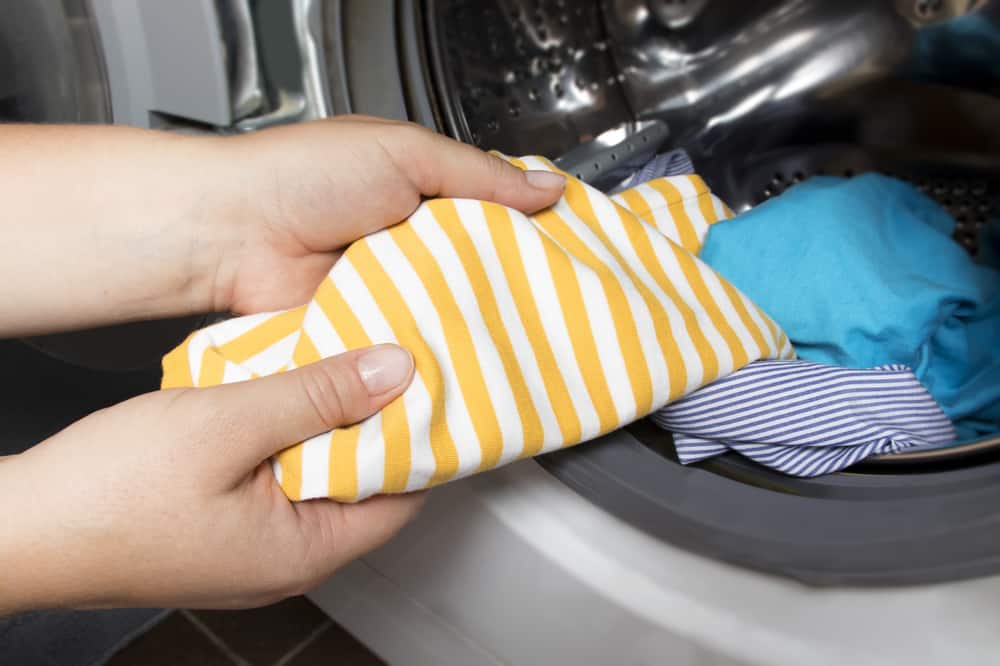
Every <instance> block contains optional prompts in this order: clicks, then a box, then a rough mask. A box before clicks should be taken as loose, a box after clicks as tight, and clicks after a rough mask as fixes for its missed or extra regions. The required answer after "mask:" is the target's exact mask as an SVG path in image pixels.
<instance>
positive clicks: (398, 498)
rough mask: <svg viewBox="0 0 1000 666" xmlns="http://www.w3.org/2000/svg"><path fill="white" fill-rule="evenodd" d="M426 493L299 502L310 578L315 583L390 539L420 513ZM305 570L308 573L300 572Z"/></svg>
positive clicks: (298, 511) (301, 527)
mask: <svg viewBox="0 0 1000 666" xmlns="http://www.w3.org/2000/svg"><path fill="white" fill-rule="evenodd" d="M426 498H427V492H426V491H422V492H414V493H407V494H405V495H377V496H375V497H371V498H369V499H366V500H364V501H363V502H358V503H357V504H338V503H336V502H332V501H330V500H322V499H321V500H309V501H307V502H299V503H296V504H295V505H294V506H295V510H296V512H297V513H298V514H299V519H300V521H299V524H300V529H301V530H302V532H303V533H304V534H305V535H306V538H308V539H309V541H310V543H311V544H312V545H313V548H310V550H309V555H310V557H309V561H307V562H304V563H302V566H303V568H304V569H306V571H307V572H308V578H310V579H311V582H313V583H316V582H320V581H322V580H325V579H326V578H327V577H329V576H330V574H332V573H333V572H334V571H335V570H336V569H338V568H339V567H342V566H344V565H345V564H347V563H348V562H351V561H352V560H355V559H357V558H358V557H361V556H362V555H364V554H365V553H368V552H370V551H372V550H374V549H376V548H378V547H379V546H381V545H382V544H384V543H385V542H387V541H388V540H389V539H391V538H392V537H393V536H394V535H395V534H396V533H397V532H399V530H400V529H401V528H402V527H403V526H404V525H406V524H407V523H408V522H410V521H411V520H413V518H414V517H416V515H417V514H418V513H419V512H420V508H421V507H422V506H423V504H424V501H425V500H426ZM301 573H305V572H301Z"/></svg>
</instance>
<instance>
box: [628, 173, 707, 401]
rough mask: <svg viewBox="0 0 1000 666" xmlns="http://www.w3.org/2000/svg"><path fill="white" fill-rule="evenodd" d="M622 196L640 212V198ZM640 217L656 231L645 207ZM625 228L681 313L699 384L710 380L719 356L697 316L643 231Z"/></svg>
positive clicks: (630, 192)
mask: <svg viewBox="0 0 1000 666" xmlns="http://www.w3.org/2000/svg"><path fill="white" fill-rule="evenodd" d="M622 196H623V197H625V199H626V201H628V202H630V203H631V204H632V207H633V210H638V209H641V208H642V204H643V202H644V201H645V200H644V199H643V198H642V196H641V195H640V194H639V193H638V192H636V191H634V190H629V191H628V192H624V193H623V194H622ZM640 217H641V218H642V219H644V220H645V221H646V222H647V223H649V225H650V226H652V227H653V228H654V229H655V228H656V220H655V219H654V218H653V215H652V213H651V212H650V211H649V208H648V207H646V212H645V213H644V214H640ZM626 229H628V231H629V240H630V241H631V242H632V246H633V247H634V248H635V251H636V254H638V255H639V259H640V261H642V265H643V266H644V267H645V268H646V270H647V271H649V274H650V275H652V276H653V280H654V281H655V282H656V284H657V285H658V286H659V287H660V289H661V290H663V292H664V293H665V294H666V295H667V297H668V298H669V299H670V300H671V301H672V302H673V304H674V305H675V306H676V307H677V310H678V311H679V312H680V313H681V317H682V318H683V319H684V326H685V327H686V328H687V331H688V335H690V336H691V344H692V345H694V349H695V352H696V353H697V354H698V360H699V361H701V368H702V381H703V382H709V381H712V380H713V379H715V378H717V377H718V376H719V357H718V356H717V355H716V353H715V349H714V348H713V347H712V343H710V342H709V341H708V338H707V337H705V332H704V331H703V330H702V328H701V324H700V323H699V322H698V315H697V314H696V313H695V311H694V309H693V308H692V307H691V306H690V305H688V303H687V302H686V301H685V300H684V297H683V296H681V295H680V292H678V291H677V287H676V286H675V285H674V282H673V280H671V279H670V278H669V277H667V274H666V271H664V269H663V265H662V264H661V263H660V260H659V259H658V258H657V256H656V252H655V251H654V249H653V245H652V243H651V242H650V240H649V237H648V236H647V235H646V234H645V232H644V231H643V230H642V229H639V228H637V227H635V226H633V225H629V226H627V227H626ZM667 242H668V243H670V246H671V248H672V249H674V248H675V246H674V243H673V241H670V240H669V239H667ZM673 397H675V396H674V394H673V389H671V398H673Z"/></svg>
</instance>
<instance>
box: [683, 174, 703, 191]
mask: <svg viewBox="0 0 1000 666" xmlns="http://www.w3.org/2000/svg"><path fill="white" fill-rule="evenodd" d="M684 177H685V178H687V179H688V181H689V182H690V183H691V186H692V187H693V188H694V193H695V194H696V195H697V196H701V195H702V194H708V193H709V189H708V185H706V184H705V181H704V180H702V177H701V176H699V175H698V174H696V173H689V174H687V175H686V176H684Z"/></svg>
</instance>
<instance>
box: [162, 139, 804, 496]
mask: <svg viewBox="0 0 1000 666" xmlns="http://www.w3.org/2000/svg"><path fill="white" fill-rule="evenodd" d="M512 161H513V163H514V164H516V165H517V166H519V167H521V168H528V169H549V170H555V167H554V166H553V165H552V164H551V163H550V162H548V161H547V160H545V159H543V158H538V157H526V158H523V159H520V160H512ZM731 215H732V213H731V212H730V211H729V210H728V208H727V207H726V206H725V205H724V204H723V203H722V202H721V201H719V200H718V199H717V198H716V197H715V196H713V195H712V194H711V193H710V192H709V191H708V188H707V187H706V186H705V183H704V182H703V181H702V180H701V178H699V177H697V176H678V177H668V178H661V179H658V180H655V181H651V182H649V183H647V184H644V185H640V186H639V187H636V188H634V189H631V190H628V191H626V192H623V193H621V194H619V195H616V196H614V197H608V196H605V195H604V194H602V193H600V192H598V191H597V190H595V189H593V188H591V187H589V186H588V185H586V184H584V183H582V182H580V181H578V180H575V179H573V178H569V180H568V184H567V187H566V192H565V195H564V196H563V198H562V199H560V201H559V202H558V203H557V204H556V205H555V206H553V207H552V208H549V209H547V210H544V211H542V212H540V213H537V214H535V215H532V216H526V215H523V214H521V213H519V212H517V211H515V210H512V209H509V208H505V207H503V206H500V205H497V204H493V203H486V202H481V201H472V200H466V199H437V200H433V201H427V202H425V203H424V204H422V205H421V206H420V207H419V208H418V209H417V211H416V212H415V213H413V215H412V216H411V217H410V218H409V219H408V220H406V221H405V222H403V223H401V224H398V225H396V226H394V227H392V228H390V229H386V230H383V231H380V232H377V233H374V234H372V235H370V236H367V237H365V238H363V239H361V240H359V241H357V242H355V243H354V244H353V245H351V246H350V247H349V248H348V249H347V251H346V252H345V253H344V254H343V256H342V257H341V258H340V260H339V261H337V263H336V265H335V266H334V267H333V268H332V269H331V271H330V273H329V275H328V277H327V278H326V279H324V280H323V283H322V284H321V285H320V286H319V288H318V290H317V291H316V294H315V296H314V297H313V299H312V301H311V302H309V303H308V304H307V305H305V306H303V307H300V308H297V309H294V310H288V311H284V312H276V313H267V314H258V315H252V316H247V317H240V318H237V319H231V320H228V321H224V322H222V323H219V324H216V325H214V326H211V327H208V328H206V329H204V330H201V331H198V332H196V333H194V334H192V335H191V336H190V337H189V338H188V339H187V340H186V341H185V342H184V343H183V344H182V345H181V346H180V347H178V348H177V349H175V350H174V351H172V352H171V353H170V354H169V355H168V356H167V357H166V358H165V359H164V362H163V369H164V377H163V386H164V387H172V386H210V385H215V384H220V383H228V382H236V381H242V380H246V379H251V378H253V377H256V376H261V375H268V374H273V373H277V372H281V371H284V370H287V369H290V368H295V367H298V366H302V365H305V364H307V363H312V362H314V361H316V360H318V359H320V358H323V357H327V356H332V355H335V354H339V353H341V352H343V351H345V350H348V349H354V348H357V347H365V346H368V345H371V344H376V343H381V342H393V343H397V344H399V345H402V346H403V347H405V348H407V349H409V350H410V352H411V353H412V354H413V358H414V361H415V364H416V376H415V378H414V380H413V384H412V385H411V386H410V388H409V389H407V390H406V391H405V392H404V393H403V395H402V396H400V397H399V398H397V399H396V400H394V401H393V402H392V403H391V404H389V405H388V406H387V407H386V408H385V409H383V410H382V412H381V413H379V414H376V415H374V416H372V417H370V418H368V419H366V420H365V421H363V422H362V423H359V424H357V425H354V426H352V427H349V428H340V429H336V430H334V431H332V432H328V433H325V434H322V435H319V436H317V437H313V438H311V439H309V440H308V441H305V442H302V443H299V444H296V445H294V446H292V447H291V448H289V449H286V450H285V451H283V452H282V453H280V454H279V455H277V456H276V457H275V459H274V461H273V467H274V471H275V474H276V476H277V478H278V481H279V482H280V484H281V487H282V488H283V489H284V491H285V493H286V494H287V495H288V497H289V498H291V499H293V500H300V499H309V498H315V497H331V498H333V499H336V500H341V501H348V502H350V501H357V500H360V499H363V498H365V497H368V496H370V495H373V494H377V493H399V492H406V491H409V490H416V489H420V488H427V487H430V486H433V485H436V484H439V483H442V482H445V481H449V480H451V479H456V478H459V477H463V476H467V475H469V474H474V473H476V472H481V471H484V470H488V469H492V468H494V467H497V466H499V465H503V464H506V463H508V462H511V461H513V460H516V459H519V458H524V457H527V456H534V455H537V454H539V453H544V452H546V451H551V450H553V449H557V448H560V447H564V446H571V445H573V444H578V443H580V442H583V441H586V440H589V439H592V438H594V437H597V436H598V435H601V434H603V433H606V432H609V431H611V430H614V429H616V428H618V427H620V426H622V425H625V424H627V423H629V422H631V421H633V420H635V419H637V418H640V417H642V416H645V415H646V414H648V413H650V412H652V411H653V410H656V409H658V408H660V407H662V406H663V405H664V404H666V403H667V402H669V401H671V400H675V399H677V398H679V397H680V396H682V395H685V394H687V393H689V392H691V391H693V390H695V389H697V388H698V387H700V386H703V385H704V384H706V383H708V382H710V381H712V380H713V379H716V378H718V377H721V376H724V375H727V374H729V373H731V372H733V371H734V370H736V369H738V368H740V367H742V366H743V365H746V364H747V363H749V362H751V361H754V360H756V359H759V358H779V357H780V358H790V357H791V356H792V355H793V353H792V349H791V346H790V344H789V342H788V338H787V337H786V336H785V334H784V333H783V332H782V331H781V330H780V329H779V328H778V326H777V325H775V323H774V322H773V321H772V320H771V319H770V318H769V317H768V316H767V315H765V314H764V313H763V312H761V311H760V310H759V309H758V308H757V306H756V305H754V304H753V303H752V302H751V301H750V300H749V299H747V298H746V297H745V296H743V295H742V294H741V293H740V292H739V291H737V290H736V289H735V288H734V287H733V286H732V285H730V284H729V283H727V282H726V281H725V280H724V279H722V278H721V277H720V276H719V275H717V274H716V273H715V272H714V271H713V270H712V269H711V268H709V267H708V266H706V265H705V264H704V263H702V262H701V261H700V260H699V259H698V258H697V257H696V256H695V255H696V253H697V252H698V251H699V249H700V248H701V243H702V239H703V238H704V236H705V234H706V233H707V231H708V228H709V225H711V224H713V223H714V222H716V221H718V220H721V219H726V218H727V217H729V216H731Z"/></svg>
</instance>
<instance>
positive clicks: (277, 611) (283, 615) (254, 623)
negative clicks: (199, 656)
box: [193, 597, 327, 664]
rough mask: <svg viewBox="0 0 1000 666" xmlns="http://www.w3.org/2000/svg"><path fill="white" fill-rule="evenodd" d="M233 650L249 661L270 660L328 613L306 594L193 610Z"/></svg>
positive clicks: (297, 641) (317, 624) (279, 656)
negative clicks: (246, 606) (238, 607)
mask: <svg viewBox="0 0 1000 666" xmlns="http://www.w3.org/2000/svg"><path fill="white" fill-rule="evenodd" d="M193 612H194V615H195V616H196V617H197V618H198V619H199V620H201V622H203V623H204V624H205V626H206V627H208V629H209V630H211V631H212V633H214V634H215V635H216V636H218V637H219V638H220V639H222V641H223V642H224V643H225V644H226V645H227V646H228V647H229V648H230V649H231V650H232V651H233V652H235V653H236V654H238V655H239V656H240V657H242V658H243V659H246V660H247V661H249V662H250V663H252V664H273V663H274V662H275V661H277V660H278V659H280V658H281V657H283V656H284V655H285V654H287V653H288V652H289V651H291V650H292V649H293V648H295V647H296V646H297V645H299V644H300V643H301V642H302V641H303V640H304V639H305V638H306V637H307V636H309V635H310V634H312V633H313V632H314V631H315V630H316V628H317V627H319V625H321V624H322V623H324V622H326V620H327V617H326V615H324V614H323V612H322V611H321V610H319V609H318V608H316V606H314V605H313V603H312V602H311V601H309V600H308V599H306V598H305V597H294V598H292V599H286V600H285V601H282V602H280V603H277V604H274V605H272V606H265V607H263V608H254V609H251V610H242V611H193Z"/></svg>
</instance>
